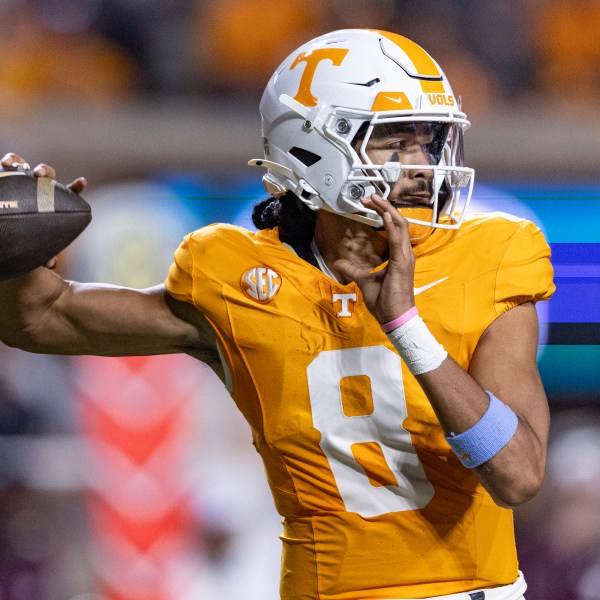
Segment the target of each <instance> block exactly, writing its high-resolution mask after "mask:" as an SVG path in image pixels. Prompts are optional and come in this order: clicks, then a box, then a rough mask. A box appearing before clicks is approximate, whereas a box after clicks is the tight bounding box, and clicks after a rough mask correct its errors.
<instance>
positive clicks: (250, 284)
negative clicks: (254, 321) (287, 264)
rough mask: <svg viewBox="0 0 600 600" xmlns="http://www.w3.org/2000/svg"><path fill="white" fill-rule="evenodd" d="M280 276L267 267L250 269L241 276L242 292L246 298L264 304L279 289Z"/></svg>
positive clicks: (271, 298)
mask: <svg viewBox="0 0 600 600" xmlns="http://www.w3.org/2000/svg"><path fill="white" fill-rule="evenodd" d="M281 282H282V279H281V275H280V274H279V273H277V271H274V270H273V269H271V268H269V267H252V268H251V269H248V270H247V271H246V272H245V273H244V274H243V275H242V281H241V286H242V291H243V292H244V294H246V296H248V298H251V299H252V300H255V301H256V302H260V303H261V304H266V303H267V302H270V301H271V300H273V298H275V296H276V295H277V294H278V293H279V290H280V289H281Z"/></svg>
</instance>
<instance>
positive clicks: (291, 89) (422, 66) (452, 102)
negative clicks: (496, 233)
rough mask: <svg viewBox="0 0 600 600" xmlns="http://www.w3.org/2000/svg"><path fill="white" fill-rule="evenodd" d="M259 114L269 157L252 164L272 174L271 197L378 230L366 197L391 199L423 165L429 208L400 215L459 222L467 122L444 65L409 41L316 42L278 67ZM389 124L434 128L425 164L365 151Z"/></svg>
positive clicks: (430, 223)
mask: <svg viewBox="0 0 600 600" xmlns="http://www.w3.org/2000/svg"><path fill="white" fill-rule="evenodd" d="M260 111H261V116H262V129H263V145H264V152H265V158H264V159H254V160H251V161H250V162H249V164H250V165H254V166H262V167H265V168H267V169H268V172H267V174H266V175H264V177H263V183H264V185H265V188H266V190H267V192H268V193H269V194H271V195H274V196H279V195H283V194H285V193H286V192H288V191H291V192H293V193H294V194H296V195H297V196H298V197H299V198H300V199H301V200H302V201H303V202H304V203H305V204H306V205H307V206H309V207H310V208H311V209H313V210H318V209H325V210H329V211H331V212H334V213H337V214H341V215H344V216H346V217H349V218H351V219H355V220H357V221H361V222H364V223H368V224H370V225H372V226H374V227H380V226H381V225H382V221H381V219H380V217H379V216H378V215H377V214H376V213H375V212H374V211H371V210H368V209H366V208H365V207H364V206H363V205H362V204H361V202H360V198H361V196H365V195H369V194H372V193H378V194H380V195H382V196H383V197H384V198H387V197H388V196H389V195H390V192H391V191H392V190H393V188H394V185H395V182H396V181H398V180H399V179H401V178H402V177H403V170H404V171H405V172H406V171H408V169H409V168H410V169H411V170H412V169H419V168H420V169H422V170H425V171H427V172H428V173H429V176H428V178H429V180H430V183H429V189H430V192H431V197H430V198H429V199H428V204H429V210H425V211H423V210H422V209H421V210H420V211H419V209H416V210H412V211H411V210H410V209H409V210H406V211H403V209H402V208H399V210H400V211H401V212H403V214H404V216H406V217H407V219H408V220H409V222H411V223H414V224H415V225H420V226H427V229H428V231H429V232H431V229H430V228H431V227H440V228H444V229H456V228H458V227H459V226H460V223H461V221H462V218H463V216H464V213H465V210H466V208H467V206H468V203H469V200H470V197H471V193H472V189H473V181H474V171H473V169H470V168H467V167H465V166H464V165H463V150H462V136H463V131H464V130H466V129H467V128H468V127H469V126H470V123H469V121H468V120H467V118H466V115H465V114H464V113H463V112H461V109H460V103H459V100H458V99H457V98H456V97H455V96H454V94H453V92H452V89H451V88H450V84H449V83H448V80H447V79H446V76H445V75H444V73H443V72H442V70H441V69H440V67H439V65H438V64H437V63H436V62H435V61H434V60H433V58H431V56H430V55H429V54H427V52H425V50H423V48H421V47H420V46H419V45H417V44H415V43H414V42H412V41H410V40H409V39H407V38H405V37H402V36H400V35H397V34H395V33H389V32H385V31H375V30H368V29H348V30H340V31H334V32H332V33H329V34H326V35H323V36H321V37H318V38H316V39H314V40H312V41H310V42H308V43H306V44H304V45H303V46H301V47H300V48H298V50H296V51H295V52H293V53H292V54H290V56H288V57H287V58H286V59H285V60H284V61H283V63H282V64H281V65H280V66H279V68H278V69H277V70H276V72H275V73H274V74H273V76H272V77H271V79H270V81H269V83H268V84H267V87H266V89H265V91H264V94H263V96H262V100H261V103H260ZM382 127H383V128H384V129H385V128H386V127H387V128H388V130H391V131H394V128H397V129H398V128H405V129H406V128H413V129H414V130H416V129H417V128H420V129H421V130H422V129H423V127H426V128H427V129H428V131H433V132H434V133H432V134H430V135H429V137H428V138H427V140H426V141H425V142H423V143H422V145H421V148H422V149H423V150H424V152H425V153H424V154H421V156H426V157H427V161H428V164H424V165H414V164H410V165H408V164H404V165H403V163H402V162H401V161H400V159H399V158H398V157H397V156H394V157H393V158H392V159H391V160H386V162H384V163H381V164H376V163H374V162H373V161H372V160H371V159H370V158H369V156H367V153H366V146H367V144H368V142H369V140H370V139H371V138H374V137H375V136H376V135H377V131H378V129H380V128H382ZM390 128H391V129H390ZM357 134H358V135H357ZM374 134H375V135H374ZM432 140H434V142H432ZM411 237H412V236H411Z"/></svg>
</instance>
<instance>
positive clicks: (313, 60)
mask: <svg viewBox="0 0 600 600" xmlns="http://www.w3.org/2000/svg"><path fill="white" fill-rule="evenodd" d="M346 54H348V50H347V49H346V48H317V49H316V50H310V51H309V52H303V53H302V54H299V55H298V56H297V57H296V59H295V60H294V62H293V63H292V65H291V66H290V71H291V70H292V69H294V68H295V67H296V66H297V65H299V64H300V63H301V62H305V63H306V66H305V67H304V73H302V78H301V79H300V87H299V88H298V92H297V93H296V95H295V96H294V100H297V101H298V102H300V103H301V104H304V106H316V105H317V100H318V98H315V97H314V96H313V94H312V92H311V90H310V86H311V84H312V81H313V78H314V76H315V72H316V70H317V66H318V64H319V63H320V62H321V61H322V60H330V61H331V62H332V63H333V64H334V65H335V66H336V67H339V66H340V65H341V64H342V61H343V60H344V58H345V57H346Z"/></svg>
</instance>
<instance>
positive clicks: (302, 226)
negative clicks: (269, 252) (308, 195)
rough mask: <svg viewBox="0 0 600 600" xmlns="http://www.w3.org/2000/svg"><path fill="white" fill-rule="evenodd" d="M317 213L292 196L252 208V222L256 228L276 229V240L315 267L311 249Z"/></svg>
mask: <svg viewBox="0 0 600 600" xmlns="http://www.w3.org/2000/svg"><path fill="white" fill-rule="evenodd" d="M316 218H317V214H316V212H315V211H313V210H311V209H310V208H308V206H306V204H304V202H302V201H301V200H300V199H299V198H298V197H297V196H296V195H295V194H294V193H292V192H289V191H288V192H286V194H285V195H283V196H279V197H274V196H272V197H271V198H267V199H266V200H263V201H262V202H259V203H258V204H257V205H255V206H254V209H253V210H252V222H253V223H254V225H255V227H256V228H257V229H273V228H274V227H279V239H280V240H281V241H282V242H285V243H286V244H289V245H290V246H291V247H292V248H293V249H294V250H295V251H296V253H297V254H298V256H299V257H300V258H303V259H304V260H306V261H308V262H309V263H311V264H312V265H315V266H316V260H315V258H314V255H313V253H312V250H311V249H310V243H311V241H312V239H313V234H314V231H315V222H316Z"/></svg>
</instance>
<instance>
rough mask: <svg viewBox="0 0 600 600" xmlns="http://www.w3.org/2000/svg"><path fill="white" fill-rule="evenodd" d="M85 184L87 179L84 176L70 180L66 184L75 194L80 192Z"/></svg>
mask: <svg viewBox="0 0 600 600" xmlns="http://www.w3.org/2000/svg"><path fill="white" fill-rule="evenodd" d="M86 185H87V179H86V178H85V177H78V178H77V179H75V180H74V181H71V183H69V185H68V186H67V187H68V188H69V189H70V190H71V191H72V192H75V193H76V194H81V192H83V190H84V189H85V186H86Z"/></svg>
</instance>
